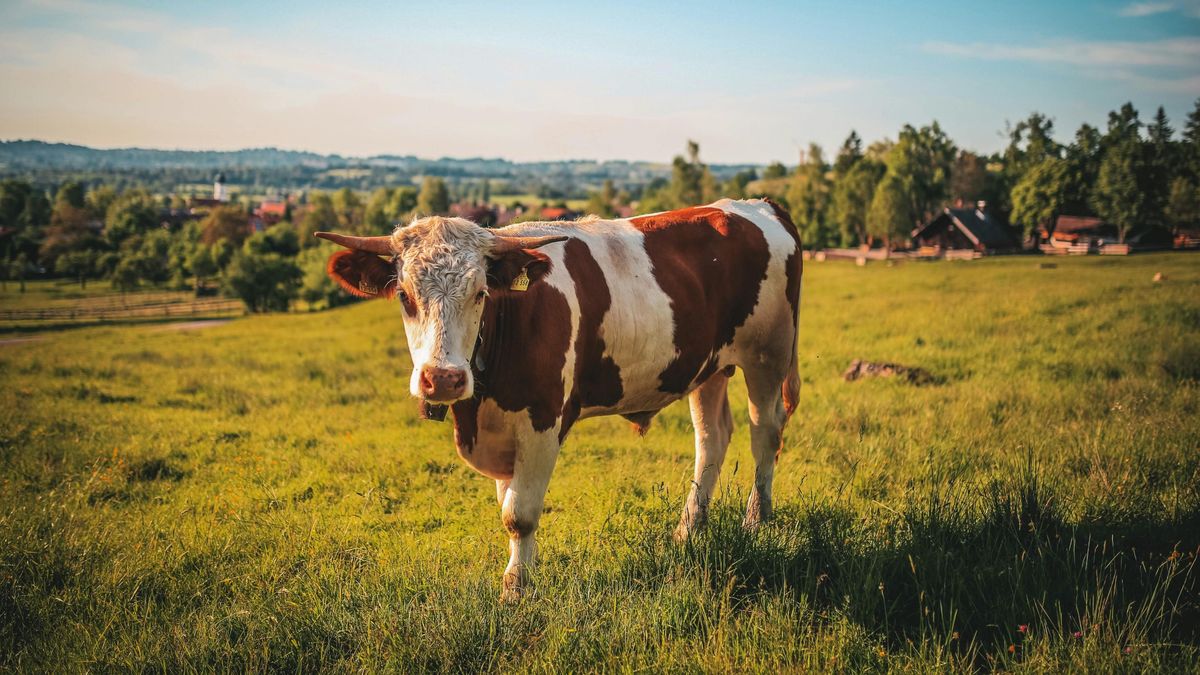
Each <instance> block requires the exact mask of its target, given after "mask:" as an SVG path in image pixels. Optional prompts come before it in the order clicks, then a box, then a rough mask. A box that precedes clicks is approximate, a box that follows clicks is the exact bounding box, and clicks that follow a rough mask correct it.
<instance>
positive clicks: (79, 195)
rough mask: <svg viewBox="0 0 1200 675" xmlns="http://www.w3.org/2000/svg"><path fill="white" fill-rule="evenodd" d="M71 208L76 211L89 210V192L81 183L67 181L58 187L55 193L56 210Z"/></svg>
mask: <svg viewBox="0 0 1200 675" xmlns="http://www.w3.org/2000/svg"><path fill="white" fill-rule="evenodd" d="M60 206H63V207H66V206H70V207H71V208H75V209H83V210H86V209H87V192H86V191H85V190H84V187H83V185H82V184H81V183H79V182H77V181H67V182H65V183H63V184H62V185H59V186H58V190H56V191H55V193H54V208H56V209H57V208H59V207H60Z"/></svg>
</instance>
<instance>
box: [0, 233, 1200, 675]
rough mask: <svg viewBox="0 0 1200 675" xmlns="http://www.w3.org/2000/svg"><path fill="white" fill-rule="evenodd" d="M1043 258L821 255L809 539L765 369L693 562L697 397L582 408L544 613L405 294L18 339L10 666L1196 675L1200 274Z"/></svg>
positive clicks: (811, 333)
mask: <svg viewBox="0 0 1200 675" xmlns="http://www.w3.org/2000/svg"><path fill="white" fill-rule="evenodd" d="M1039 262H1041V260H1040V259H1035V258H1026V257H1012V258H1004V259H987V260H980V261H975V262H969V263H948V262H939V263H906V264H900V265H896V266H894V267H889V266H884V265H869V266H867V267H866V268H857V267H854V266H853V265H849V264H845V263H833V262H829V263H823V264H822V263H811V264H809V265H808V268H807V269H806V271H805V286H804V300H803V303H804V306H803V318H802V340H801V344H800V363H801V373H802V377H803V381H804V388H803V390H802V396H801V404H800V408H799V411H798V413H797V414H796V416H795V418H793V421H792V424H791V426H790V427H789V428H788V430H787V434H786V439H785V450H784V453H783V456H782V459H781V464H780V467H779V469H778V471H777V472H776V476H777V479H776V480H777V482H776V490H775V500H776V509H777V516H778V517H777V519H776V520H775V521H774V522H773V523H772V524H770V525H769V526H767V527H765V528H762V529H761V530H758V531H756V532H753V533H747V532H745V531H743V530H742V529H741V528H740V527H739V525H738V522H739V520H740V517H741V508H742V507H741V502H742V499H743V497H744V496H745V490H746V487H747V486H748V484H749V480H750V477H751V474H752V471H750V467H751V463H750V456H749V449H748V437H747V436H748V435H747V433H746V424H745V421H744V420H745V415H746V407H745V395H744V388H743V387H742V385H741V383H740V379H739V380H738V381H737V382H736V384H735V385H734V391H733V392H732V396H731V400H732V402H733V406H734V417H735V420H738V422H737V424H738V429H737V431H736V432H735V435H734V441H733V446H732V448H731V452H730V456H729V459H728V461H727V463H726V467H725V473H724V474H723V476H722V481H721V482H722V488H721V490H720V503H719V505H718V506H717V507H716V508H715V510H714V514H713V521H712V523H711V524H710V527H709V529H708V530H707V531H706V532H705V533H703V534H702V535H701V536H700V537H698V538H697V539H696V540H694V541H693V542H692V543H690V544H688V545H684V546H679V545H676V544H674V543H672V541H671V539H670V532H671V529H672V528H673V527H674V525H675V523H676V522H677V519H678V512H679V509H680V508H681V506H682V499H683V495H684V493H685V489H686V487H687V480H688V478H689V477H690V474H691V463H692V440H691V429H690V424H689V420H688V414H687V407H686V404H682V403H681V404H676V405H674V406H672V407H670V408H668V409H667V410H665V411H663V413H662V414H661V415H660V416H659V417H658V418H657V419H656V420H655V423H654V426H653V428H652V429H651V431H650V432H649V434H648V435H647V436H646V437H645V438H639V437H638V436H637V435H636V434H634V433H633V432H631V431H630V430H629V429H628V425H627V424H626V423H625V422H623V421H622V420H619V419H600V420H591V421H587V422H584V423H581V424H580V425H579V426H578V427H577V428H576V430H575V432H574V433H573V435H572V436H571V437H570V438H569V439H568V441H567V444H566V446H565V448H564V449H563V452H562V455H561V457H560V460H559V464H558V469H557V472H556V475H555V478H554V480H553V481H552V482H551V485H550V492H549V495H548V497H547V506H546V512H545V515H544V517H543V518H542V528H541V530H540V531H539V538H540V545H541V564H540V566H539V567H538V568H537V573H536V576H535V583H536V587H537V592H536V594H535V595H534V596H533V597H532V598H528V599H526V600H524V601H522V602H521V603H520V604H519V605H517V606H503V605H501V604H499V603H498V602H497V597H498V594H499V576H500V572H501V570H502V569H503V567H504V563H505V560H506V558H507V550H506V546H505V544H506V538H505V534H504V532H503V529H502V528H501V526H500V522H499V513H498V509H497V507H496V504H495V498H494V486H493V483H492V482H491V481H489V480H486V479H484V478H483V477H481V476H478V475H476V474H473V473H472V472H470V471H469V470H467V469H466V468H465V467H464V466H462V465H460V463H459V461H458V460H457V458H456V456H455V454H454V450H453V445H452V440H451V429H450V426H449V425H447V424H437V423H431V422H422V421H419V420H418V419H417V416H416V404H415V402H414V401H413V400H411V399H409V397H408V395H407V393H406V391H405V389H406V382H407V376H408V369H409V365H410V364H409V359H408V354H407V350H406V348H405V346H404V344H403V337H402V335H403V333H402V329H401V322H400V318H399V315H398V313H397V310H396V309H395V307H393V306H389V305H387V304H384V303H382V302H371V303H364V304H359V305H356V306H353V307H349V308H345V309H341V310H336V311H330V312H323V313H316V314H292V315H276V316H259V317H253V318H245V319H239V320H236V321H234V322H232V323H229V324H226V325H223V326H219V327H214V328H209V329H206V330H204V331H177V332H164V331H155V330H152V329H150V328H147V327H144V326H133V327H121V328H84V329H78V330H72V331H64V332H59V333H54V334H52V335H50V337H49V338H48V339H46V340H44V341H41V342H29V343H23V344H8V345H0V381H2V382H3V387H0V402H2V404H0V669H4V670H8V669H15V670H43V671H55V672H71V671H83V670H122V671H127V670H138V671H143V670H155V671H171V672H179V671H191V670H238V671H241V670H250V671H268V670H269V671H287V672H291V671H314V670H324V669H329V670H335V671H362V670H366V671H375V670H392V671H400V672H412V671H423V670H432V671H444V670H454V671H478V670H499V671H552V670H553V671H568V672H571V671H579V670H606V671H634V670H649V671H688V672H694V671H705V672H727V671H729V670H743V671H744V670H762V671H775V670H799V671H806V670H807V671H822V672H828V671H834V672H839V671H840V672H862V671H891V670H898V671H920V672H927V671H960V670H994V669H1003V670H1018V671H1030V672H1059V673H1064V672H1081V671H1093V672H1095V671H1101V672H1129V673H1139V672H1153V671H1159V672H1180V671H1193V672H1194V671H1196V670H1197V668H1200V601H1198V597H1200V586H1198V582H1197V574H1198V573H1200V570H1198V569H1197V563H1196V560H1197V552H1198V547H1200V384H1198V381H1200V257H1196V256H1192V255H1185V254H1162V255H1146V256H1134V257H1130V258H1128V259H1096V258H1087V259H1082V258H1081V259H1066V260H1057V261H1055V262H1057V268H1055V269H1039V268H1038V263H1039ZM1160 271H1161V272H1163V273H1164V274H1165V275H1166V276H1167V280H1166V281H1164V282H1162V283H1155V282H1153V281H1152V280H1151V278H1152V277H1153V275H1154V274H1155V273H1156V272H1160ZM854 358H866V359H872V360H894V361H899V362H901V363H907V364H911V365H918V366H922V367H924V368H927V369H929V370H930V371H932V372H933V373H934V374H935V375H936V376H938V377H939V378H941V381H940V382H939V383H938V384H935V385H931V386H923V387H915V386H912V385H908V384H905V383H902V382H898V381H895V380H882V379H876V380H864V381H859V382H853V383H847V382H843V381H842V380H841V379H840V377H839V375H840V373H841V371H842V370H843V369H844V368H845V367H846V366H847V364H848V363H849V362H850V361H851V360H852V359H854Z"/></svg>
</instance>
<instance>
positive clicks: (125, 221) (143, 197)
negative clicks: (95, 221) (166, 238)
mask: <svg viewBox="0 0 1200 675" xmlns="http://www.w3.org/2000/svg"><path fill="white" fill-rule="evenodd" d="M160 210H161V209H160V208H159V206H158V204H157V203H155V201H154V198H153V197H151V196H150V194H149V193H147V192H146V191H144V190H129V191H127V192H125V193H123V194H121V195H120V196H117V197H114V198H113V199H112V200H110V202H109V205H108V208H107V209H106V210H105V211H104V212H103V216H104V237H105V239H107V240H108V242H109V244H110V245H111V246H114V247H119V246H120V245H121V242H122V241H125V239H127V238H129V237H131V236H133V235H137V234H145V233H146V232H149V231H150V230H152V229H154V228H156V227H158V223H159V213H160Z"/></svg>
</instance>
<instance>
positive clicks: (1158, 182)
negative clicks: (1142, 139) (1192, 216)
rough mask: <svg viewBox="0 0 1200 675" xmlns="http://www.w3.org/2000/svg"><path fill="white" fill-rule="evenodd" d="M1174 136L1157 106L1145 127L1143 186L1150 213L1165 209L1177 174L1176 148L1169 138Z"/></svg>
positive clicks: (1162, 111)
mask: <svg viewBox="0 0 1200 675" xmlns="http://www.w3.org/2000/svg"><path fill="white" fill-rule="evenodd" d="M1174 134H1175V131H1174V130H1173V129H1172V128H1171V123H1170V121H1169V120H1168V119H1167V113H1166V111H1165V110H1163V107H1162V106H1159V107H1158V112H1157V113H1156V114H1155V115H1154V121H1153V122H1151V123H1150V124H1148V125H1146V152H1147V153H1148V157H1147V158H1146V162H1147V167H1146V168H1147V171H1148V172H1149V173H1148V175H1147V176H1146V177H1145V179H1146V180H1145V186H1146V188H1147V193H1148V194H1147V195H1146V199H1147V202H1148V203H1147V208H1148V209H1150V211H1151V212H1152V213H1156V214H1157V213H1162V212H1163V211H1164V209H1165V208H1166V206H1167V199H1168V197H1169V191H1170V189H1171V179H1172V178H1173V177H1174V176H1175V175H1176V174H1177V173H1178V170H1177V166H1176V154H1177V153H1176V147H1175V143H1174V141H1173V140H1172V138H1171V137H1172V136H1173V135H1174Z"/></svg>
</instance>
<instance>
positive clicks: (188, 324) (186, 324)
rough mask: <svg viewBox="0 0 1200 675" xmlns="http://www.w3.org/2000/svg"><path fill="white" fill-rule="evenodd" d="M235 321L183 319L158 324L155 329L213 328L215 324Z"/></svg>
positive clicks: (221, 324) (219, 324) (220, 324)
mask: <svg viewBox="0 0 1200 675" xmlns="http://www.w3.org/2000/svg"><path fill="white" fill-rule="evenodd" d="M230 321H233V319H207V320H203V319H202V320H199V321H183V322H181V323H168V324H164V325H162V326H156V327H155V328H154V330H156V331H162V330H196V329H198V328H212V327H213V326H224V325H225V324H227V323H229V322H230Z"/></svg>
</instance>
